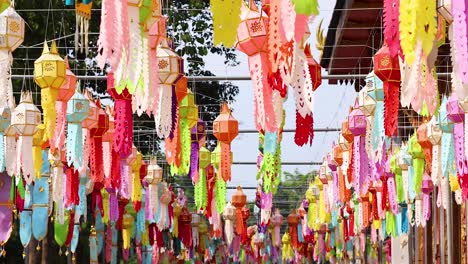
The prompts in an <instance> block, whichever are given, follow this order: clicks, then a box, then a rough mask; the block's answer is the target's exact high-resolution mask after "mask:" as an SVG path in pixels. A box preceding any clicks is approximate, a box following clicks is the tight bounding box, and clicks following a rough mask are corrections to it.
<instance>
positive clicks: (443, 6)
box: [437, 0, 456, 24]
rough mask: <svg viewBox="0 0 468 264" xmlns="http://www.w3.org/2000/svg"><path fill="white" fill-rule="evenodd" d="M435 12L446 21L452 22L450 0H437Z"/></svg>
mask: <svg viewBox="0 0 468 264" xmlns="http://www.w3.org/2000/svg"><path fill="white" fill-rule="evenodd" d="M455 1H456V0H455ZM437 12H438V13H439V15H441V16H442V17H443V18H444V19H445V21H447V23H449V24H452V22H453V16H452V0H437Z"/></svg>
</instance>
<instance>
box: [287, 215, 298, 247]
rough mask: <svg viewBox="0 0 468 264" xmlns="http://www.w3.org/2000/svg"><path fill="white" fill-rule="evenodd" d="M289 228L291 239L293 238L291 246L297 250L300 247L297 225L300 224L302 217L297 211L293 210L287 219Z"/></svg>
mask: <svg viewBox="0 0 468 264" xmlns="http://www.w3.org/2000/svg"><path fill="white" fill-rule="evenodd" d="M287 221H288V226H289V237H290V238H291V246H292V247H293V248H295V249H297V248H298V246H299V241H298V234H297V225H298V224H299V221H300V217H299V215H297V213H296V210H295V209H292V210H291V213H290V214H289V215H288V218H287Z"/></svg>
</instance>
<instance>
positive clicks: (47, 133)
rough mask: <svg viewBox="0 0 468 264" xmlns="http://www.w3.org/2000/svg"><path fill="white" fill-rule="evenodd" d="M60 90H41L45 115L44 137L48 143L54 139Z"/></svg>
mask: <svg viewBox="0 0 468 264" xmlns="http://www.w3.org/2000/svg"><path fill="white" fill-rule="evenodd" d="M57 95H58V90H56V89H53V88H43V89H41V106H42V109H43V115H44V125H45V130H44V137H43V139H42V140H43V141H44V142H47V141H48V140H51V139H53V137H54V131H55V125H56V121H57V120H56V119H57V112H56V109H55V104H56V102H57Z"/></svg>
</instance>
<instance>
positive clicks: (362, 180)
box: [348, 105, 368, 194]
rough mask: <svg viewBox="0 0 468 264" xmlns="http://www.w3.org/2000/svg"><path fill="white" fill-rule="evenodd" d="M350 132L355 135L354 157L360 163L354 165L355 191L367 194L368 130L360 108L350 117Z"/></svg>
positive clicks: (356, 108) (364, 116) (355, 109)
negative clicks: (366, 138)
mask: <svg viewBox="0 0 468 264" xmlns="http://www.w3.org/2000/svg"><path fill="white" fill-rule="evenodd" d="M348 124H349V130H350V131H351V133H352V134H353V135H354V141H353V144H354V145H353V156H354V157H357V159H356V160H358V161H359V163H354V164H353V169H354V171H353V182H354V189H355V190H356V191H360V193H361V194H365V193H366V192H367V188H368V186H367V185H368V177H367V175H368V157H367V152H366V140H365V134H366V128H367V119H366V115H365V114H364V112H362V111H361V110H360V109H359V107H357V105H356V107H355V108H354V110H353V111H351V113H350V114H349V117H348Z"/></svg>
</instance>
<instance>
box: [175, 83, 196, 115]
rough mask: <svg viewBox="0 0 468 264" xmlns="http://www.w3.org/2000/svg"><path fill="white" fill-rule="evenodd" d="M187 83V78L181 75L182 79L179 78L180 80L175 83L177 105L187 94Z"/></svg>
mask: <svg viewBox="0 0 468 264" xmlns="http://www.w3.org/2000/svg"><path fill="white" fill-rule="evenodd" d="M187 82H188V79H187V76H185V75H182V77H180V79H179V80H178V81H177V83H176V85H175V93H176V96H177V102H178V103H179V104H180V103H181V102H182V100H183V99H184V98H185V96H187V94H188V93H189V91H188V89H187ZM197 111H198V109H197Z"/></svg>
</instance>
